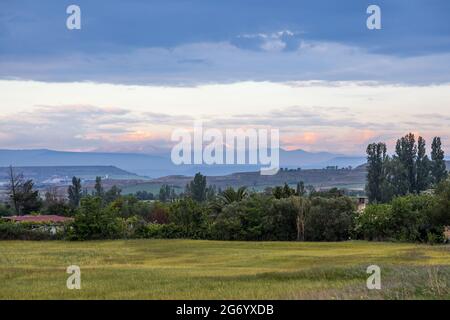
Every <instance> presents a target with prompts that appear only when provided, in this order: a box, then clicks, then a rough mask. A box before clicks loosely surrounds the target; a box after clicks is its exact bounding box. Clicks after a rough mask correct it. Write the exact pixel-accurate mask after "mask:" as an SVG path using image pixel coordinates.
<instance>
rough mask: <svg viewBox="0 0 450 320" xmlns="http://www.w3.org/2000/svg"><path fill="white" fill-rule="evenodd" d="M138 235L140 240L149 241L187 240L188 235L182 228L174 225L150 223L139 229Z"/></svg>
mask: <svg viewBox="0 0 450 320" xmlns="http://www.w3.org/2000/svg"><path fill="white" fill-rule="evenodd" d="M136 235H137V236H138V237H140V238H147V239H182V238H186V234H185V233H184V231H183V229H182V228H181V227H180V226H177V225H175V224H173V223H170V224H156V223H149V224H147V225H145V226H142V227H141V228H139V229H138V230H137V232H136Z"/></svg>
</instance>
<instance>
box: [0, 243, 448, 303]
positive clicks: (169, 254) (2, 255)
mask: <svg viewBox="0 0 450 320" xmlns="http://www.w3.org/2000/svg"><path fill="white" fill-rule="evenodd" d="M373 264H375V265H378V266H380V267H381V283H382V289H381V290H368V289H367V288H366V279H367V277H368V276H369V275H368V274H367V273H366V268H367V267H368V266H369V265H373ZM69 265H78V266H79V267H80V268H81V289H80V290H69V289H67V287H66V280H67V278H68V277H69V275H68V274H67V273H66V268H67V267H68V266H69ZM0 299H450V246H426V245H415V244H403V243H396V244H394V243H369V242H341V243H296V242H220V241H194V240H129V241H124V240H118V241H89V242H62V241H51V242H47V241H45V242H44V241H43V242H34V241H1V242H0Z"/></svg>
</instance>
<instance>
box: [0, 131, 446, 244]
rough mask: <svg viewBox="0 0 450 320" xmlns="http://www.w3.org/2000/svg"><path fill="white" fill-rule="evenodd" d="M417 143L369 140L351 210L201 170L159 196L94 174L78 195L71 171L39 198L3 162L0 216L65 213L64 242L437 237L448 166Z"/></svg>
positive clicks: (322, 196) (341, 198)
mask: <svg viewBox="0 0 450 320" xmlns="http://www.w3.org/2000/svg"><path fill="white" fill-rule="evenodd" d="M425 147H426V143H425V140H424V139H423V138H422V137H419V138H418V140H417V143H416V140H415V137H414V135H413V134H408V135H406V136H405V137H402V138H401V139H399V140H398V141H397V144H396V151H395V154H394V155H393V156H392V157H390V156H388V155H387V149H386V145H385V144H384V143H377V144H375V143H374V144H370V145H369V146H368V148H367V153H368V169H367V177H368V181H367V192H368V194H369V198H370V200H371V204H370V205H369V206H368V208H367V209H366V210H364V211H363V212H358V213H357V212H356V204H357V201H356V199H354V198H351V197H349V196H347V195H346V194H345V192H343V191H342V190H339V189H337V188H333V189H330V190H325V191H324V190H320V191H316V190H315V189H314V188H312V187H309V186H305V184H304V183H303V182H302V181H299V182H298V183H297V184H296V187H295V188H292V187H291V186H290V185H289V184H288V183H284V185H282V186H276V187H274V188H270V189H266V190H265V191H264V192H251V191H249V190H248V189H247V188H246V187H240V188H238V189H233V188H227V189H225V190H223V191H222V190H220V189H219V190H217V189H216V188H215V186H214V185H212V186H211V185H208V182H207V178H206V177H205V176H203V175H202V174H201V173H197V174H196V175H195V177H194V178H193V180H192V181H190V182H189V183H188V184H187V185H186V188H185V191H184V192H183V193H176V192H175V188H174V187H172V186H170V185H167V184H166V185H163V186H162V187H161V189H160V191H159V195H158V197H157V200H155V196H154V195H153V194H150V193H147V192H141V193H138V194H136V195H122V190H121V189H120V188H118V187H116V186H113V187H111V188H109V189H108V190H106V189H105V188H104V187H103V183H102V179H101V177H97V178H96V180H95V187H94V190H93V192H92V193H91V194H90V195H89V194H87V192H82V186H81V181H80V179H79V178H76V177H73V179H72V185H70V186H69V188H68V190H67V194H68V200H66V199H65V198H64V197H61V196H59V195H58V194H57V192H56V191H55V190H53V191H52V190H48V192H47V193H46V195H45V200H44V201H41V199H40V198H39V196H38V193H37V191H35V190H34V189H33V182H32V181H31V180H28V181H25V180H24V179H23V177H22V176H21V175H20V174H15V173H14V170H13V168H12V167H11V168H10V180H11V186H10V200H11V201H10V202H9V204H8V205H7V206H1V207H0V214H2V215H9V214H11V213H13V212H14V213H16V214H29V213H33V214H38V213H42V214H59V215H67V216H73V217H74V222H73V223H72V224H70V225H69V226H68V227H67V230H66V232H65V233H64V234H63V236H64V238H65V239H70V240H100V239H124V238H188V239H203V240H234V241H239V240H245V241H268V240H270V241H295V240H297V241H328V242H330V241H345V240H350V239H365V240H385V241H407V242H422V243H433V244H434V243H443V242H445V241H446V239H445V237H444V229H445V227H446V226H449V225H450V210H449V208H450V204H449V201H450V200H449V199H450V182H449V180H446V179H445V178H446V177H447V172H446V171H445V170H442V167H443V165H442V164H443V159H444V153H443V151H442V149H441V141H440V139H439V138H435V139H434V140H433V144H432V152H431V160H430V159H429V158H428V156H427V154H426V148H425ZM444 165H445V164H444ZM330 170H332V169H330ZM333 170H336V169H333ZM291 185H292V184H291ZM425 190H427V192H426V193H425V192H424V191H425ZM3 228H5V229H4V230H15V232H20V230H22V229H20V228H15V227H5V226H3ZM8 228H10V229H8ZM29 231H30V230H25V229H23V232H24V238H29V236H28V233H29ZM5 234H6V235H3V238H7V237H8V236H7V235H8V234H10V235H12V234H13V233H8V232H6V231H5ZM11 238H13V239H15V238H17V236H15V235H13V236H11Z"/></svg>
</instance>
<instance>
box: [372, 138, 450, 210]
mask: <svg viewBox="0 0 450 320" xmlns="http://www.w3.org/2000/svg"><path fill="white" fill-rule="evenodd" d="M367 163H368V164H367V185H366V191H367V194H368V196H369V200H370V202H371V203H387V202H390V201H391V200H392V199H393V198H394V197H397V196H404V195H407V194H420V193H421V192H423V191H425V190H428V189H429V188H430V187H432V186H433V184H434V186H436V185H437V184H438V183H440V182H441V181H443V180H445V178H446V176H447V171H446V168H445V160H444V151H443V150H442V148H441V139H440V138H439V137H435V138H434V139H433V143H432V151H431V160H430V159H429V158H428V155H427V154H426V142H425V140H424V139H423V138H422V137H420V136H419V138H418V140H417V143H416V139H415V136H414V134H412V133H409V134H407V135H406V136H404V137H402V138H400V139H398V140H397V144H396V147H395V154H394V155H393V156H392V157H389V156H388V155H387V150H386V145H385V144H384V143H372V144H370V145H369V146H368V147H367Z"/></svg>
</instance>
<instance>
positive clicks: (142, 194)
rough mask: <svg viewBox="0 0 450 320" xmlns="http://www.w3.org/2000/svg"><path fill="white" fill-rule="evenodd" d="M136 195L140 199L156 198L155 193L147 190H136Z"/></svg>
mask: <svg viewBox="0 0 450 320" xmlns="http://www.w3.org/2000/svg"><path fill="white" fill-rule="evenodd" d="M134 196H135V197H136V198H137V199H138V200H154V199H155V196H154V194H153V193H151V192H147V191H145V190H143V191H138V192H136V194H135V195H134Z"/></svg>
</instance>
